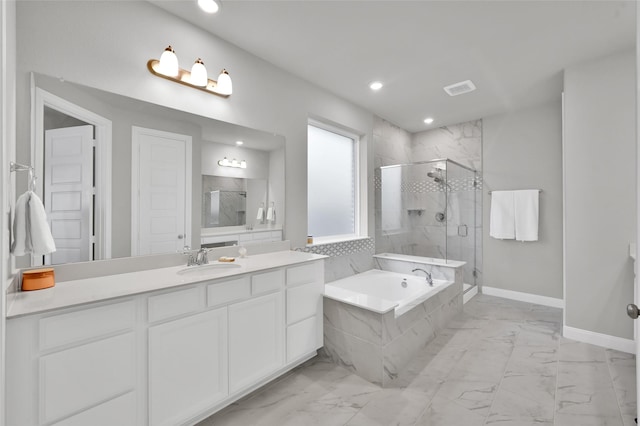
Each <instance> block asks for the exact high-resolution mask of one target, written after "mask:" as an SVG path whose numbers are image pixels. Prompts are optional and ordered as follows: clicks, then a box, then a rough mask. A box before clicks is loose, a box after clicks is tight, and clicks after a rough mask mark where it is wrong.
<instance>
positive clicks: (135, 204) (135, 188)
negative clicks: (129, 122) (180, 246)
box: [131, 126, 193, 256]
mask: <svg viewBox="0 0 640 426" xmlns="http://www.w3.org/2000/svg"><path fill="white" fill-rule="evenodd" d="M142 134H146V135H151V136H158V137H164V138H168V139H174V140H181V141H183V142H184V144H185V169H184V175H185V181H184V216H185V217H184V228H185V229H184V231H185V237H184V245H185V246H189V247H191V234H192V233H193V232H192V229H191V215H192V206H193V195H192V187H193V158H192V153H191V150H192V139H193V138H192V137H191V136H189V135H183V134H180V133H172V132H165V131H163V130H157V129H149V128H146V127H140V126H131V256H136V255H137V253H138V249H139V247H138V233H139V231H140V230H139V229H138V222H137V220H134V219H135V218H137V217H138V213H139V210H140V209H139V206H140V198H139V197H138V192H139V190H140V181H139V179H138V176H139V174H140V167H139V166H140V158H139V153H140V149H139V148H140V139H139V136H140V135H142Z"/></svg>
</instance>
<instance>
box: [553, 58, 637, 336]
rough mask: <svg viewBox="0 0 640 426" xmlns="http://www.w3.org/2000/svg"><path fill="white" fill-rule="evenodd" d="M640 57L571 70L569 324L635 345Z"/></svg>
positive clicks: (568, 84) (567, 123)
mask: <svg viewBox="0 0 640 426" xmlns="http://www.w3.org/2000/svg"><path fill="white" fill-rule="evenodd" d="M635 87H636V69H635V56H634V52H631V51H630V52H625V53H621V54H617V55H612V56H609V57H606V58H602V59H598V60H594V61H592V62H589V63H585V64H581V65H576V66H573V67H571V68H568V69H567V70H566V71H565V77H564V88H565V104H564V105H565V108H564V117H565V130H564V131H565V133H564V136H565V138H564V155H565V158H564V174H565V238H566V241H565V245H566V259H565V264H566V290H565V291H566V311H565V315H566V323H565V325H567V326H570V327H575V328H579V329H583V330H589V331H594V332H597V333H603V334H608V335H612V336H618V337H623V338H628V339H632V338H633V321H630V320H629V319H628V318H627V316H626V314H625V306H626V305H627V303H631V302H632V301H633V280H634V276H633V262H632V260H631V259H630V258H629V243H630V242H632V241H635V238H636V237H635V232H636V184H635V182H636V180H635V179H636V139H635V138H636V135H635V128H636V127H635V126H636V124H635V119H636V107H635V96H636V93H635V91H634V88H635Z"/></svg>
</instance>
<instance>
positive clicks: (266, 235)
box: [253, 231, 271, 241]
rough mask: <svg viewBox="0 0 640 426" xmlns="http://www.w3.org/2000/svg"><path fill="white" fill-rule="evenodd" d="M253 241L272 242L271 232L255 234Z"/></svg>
mask: <svg viewBox="0 0 640 426" xmlns="http://www.w3.org/2000/svg"><path fill="white" fill-rule="evenodd" d="M253 239H254V240H256V241H269V240H271V231H266V232H264V231H263V232H254V233H253Z"/></svg>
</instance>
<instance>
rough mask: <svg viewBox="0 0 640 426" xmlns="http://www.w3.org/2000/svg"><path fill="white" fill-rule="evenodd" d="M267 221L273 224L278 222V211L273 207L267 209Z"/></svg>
mask: <svg viewBox="0 0 640 426" xmlns="http://www.w3.org/2000/svg"><path fill="white" fill-rule="evenodd" d="M267 220H268V221H271V222H275V221H276V209H274V208H273V207H269V208H268V209H267Z"/></svg>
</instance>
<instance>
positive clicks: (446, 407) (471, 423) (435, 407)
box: [415, 397, 485, 426]
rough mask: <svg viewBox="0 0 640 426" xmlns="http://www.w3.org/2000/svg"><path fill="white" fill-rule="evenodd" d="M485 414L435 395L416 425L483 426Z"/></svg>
mask: <svg viewBox="0 0 640 426" xmlns="http://www.w3.org/2000/svg"><path fill="white" fill-rule="evenodd" d="M484 420H485V418H484V416H482V415H478V414H477V413H474V412H473V411H471V410H468V409H466V408H464V407H461V406H460V405H458V404H456V403H455V402H454V401H450V400H448V399H445V398H441V397H435V398H434V399H433V400H432V401H431V403H430V404H429V405H428V406H427V407H426V408H425V410H424V411H423V412H422V414H421V416H420V418H419V419H418V420H417V421H416V423H415V425H416V426H451V425H465V426H482V425H484Z"/></svg>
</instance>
